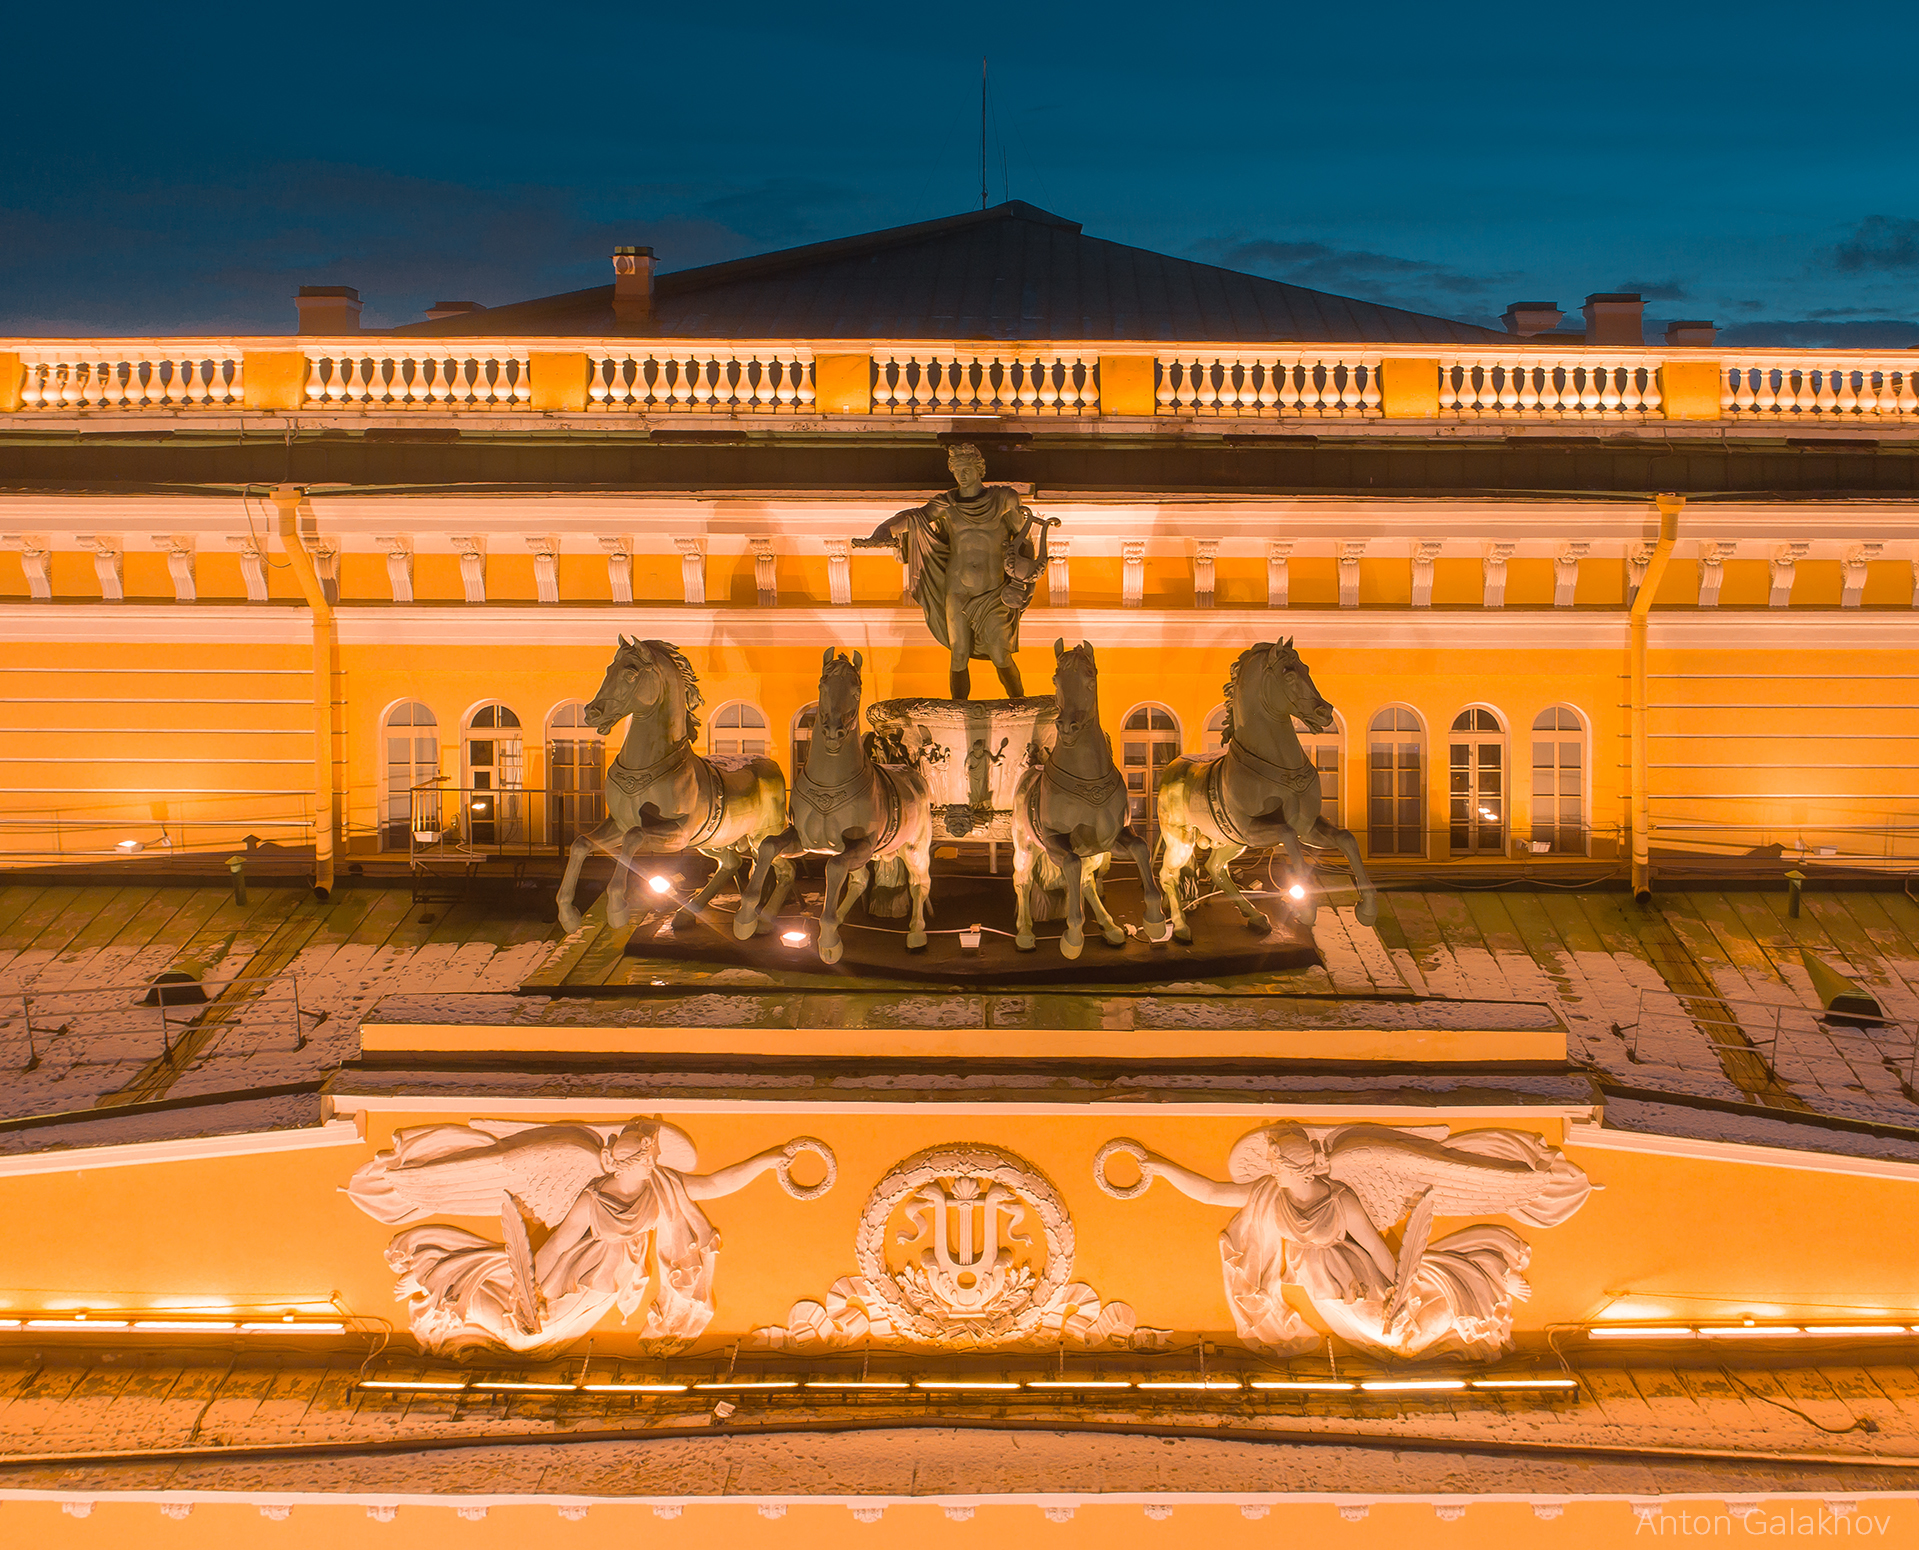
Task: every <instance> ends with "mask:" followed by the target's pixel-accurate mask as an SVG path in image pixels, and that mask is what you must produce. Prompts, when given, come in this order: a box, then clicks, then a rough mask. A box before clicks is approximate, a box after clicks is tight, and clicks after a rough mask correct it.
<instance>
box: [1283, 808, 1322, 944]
mask: <svg viewBox="0 0 1919 1550" xmlns="http://www.w3.org/2000/svg"><path fill="white" fill-rule="evenodd" d="M1281 843H1283V844H1284V845H1285V847H1286V854H1287V855H1288V856H1289V857H1290V858H1291V859H1292V863H1293V869H1292V879H1293V880H1292V883H1291V885H1290V886H1289V887H1288V888H1287V890H1286V904H1287V908H1288V909H1290V910H1291V912H1292V916H1293V919H1295V920H1297V921H1298V922H1299V923H1300V924H1301V925H1302V926H1310V925H1311V924H1312V923H1313V922H1314V921H1315V920H1317V919H1318V918H1319V900H1317V899H1316V898H1314V897H1313V892H1314V887H1315V883H1314V879H1313V871H1312V867H1311V865H1310V864H1309V863H1308V862H1307V860H1306V847H1305V845H1303V844H1302V843H1301V842H1300V838H1299V835H1298V834H1297V833H1296V832H1295V831H1294V830H1293V829H1291V828H1288V829H1287V830H1286V832H1285V834H1284V835H1283V836H1282V837H1281ZM1294 888H1297V889H1299V890H1300V892H1301V893H1302V894H1303V895H1304V897H1303V898H1301V899H1299V900H1297V901H1295V900H1294V899H1293V889H1294Z"/></svg>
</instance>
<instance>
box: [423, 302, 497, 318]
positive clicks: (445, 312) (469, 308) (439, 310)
mask: <svg viewBox="0 0 1919 1550" xmlns="http://www.w3.org/2000/svg"><path fill="white" fill-rule="evenodd" d="M484 311H486V307H485V305H484V304H483V303H481V302H477V301H436V302H434V304H433V305H432V306H430V307H428V308H427V309H426V316H427V321H428V322H429V323H437V322H439V321H440V320H441V319H442V318H463V317H465V316H466V315H467V314H468V313H469V312H484Z"/></svg>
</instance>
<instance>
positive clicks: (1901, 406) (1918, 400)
mask: <svg viewBox="0 0 1919 1550" xmlns="http://www.w3.org/2000/svg"><path fill="white" fill-rule="evenodd" d="M1893 375H1894V376H1896V377H1898V379H1899V398H1898V402H1897V403H1896V405H1895V406H1894V413H1896V414H1914V413H1919V393H1915V392H1914V391H1913V388H1912V373H1911V372H1910V371H1899V372H1895V373H1893ZM1889 380H1890V379H1889Z"/></svg>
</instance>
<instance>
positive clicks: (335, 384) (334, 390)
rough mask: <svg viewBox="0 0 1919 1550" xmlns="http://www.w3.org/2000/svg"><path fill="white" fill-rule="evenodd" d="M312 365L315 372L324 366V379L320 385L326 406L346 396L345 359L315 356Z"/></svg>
mask: <svg viewBox="0 0 1919 1550" xmlns="http://www.w3.org/2000/svg"><path fill="white" fill-rule="evenodd" d="M313 366H314V370H315V371H316V372H317V371H318V370H320V368H321V367H322V366H324V367H325V368H326V379H325V382H324V384H323V385H322V390H321V397H322V398H324V399H325V400H326V402H327V405H328V407H331V406H333V405H334V404H337V403H339V402H340V400H341V399H343V398H345V397H346V362H345V361H343V360H341V359H339V358H338V357H337V356H332V355H328V356H320V357H316V358H315V360H314V363H313Z"/></svg>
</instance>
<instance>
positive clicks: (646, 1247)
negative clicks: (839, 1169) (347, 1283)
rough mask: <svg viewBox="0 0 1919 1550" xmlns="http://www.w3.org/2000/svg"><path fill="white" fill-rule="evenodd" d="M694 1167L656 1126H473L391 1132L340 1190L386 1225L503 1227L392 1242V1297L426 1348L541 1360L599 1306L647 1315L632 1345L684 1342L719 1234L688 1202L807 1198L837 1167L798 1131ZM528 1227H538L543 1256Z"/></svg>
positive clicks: (669, 1133) (674, 1137) (681, 1136)
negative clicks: (537, 1355)
mask: <svg viewBox="0 0 1919 1550" xmlns="http://www.w3.org/2000/svg"><path fill="white" fill-rule="evenodd" d="M802 1152H812V1153H814V1154H815V1155H817V1156H818V1157H819V1158H820V1159H821V1160H822V1161H823V1162H824V1163H825V1165H826V1177H825V1178H824V1179H823V1180H822V1181H821V1182H820V1183H818V1184H815V1185H810V1186H802V1185H798V1184H795V1183H794V1182H793V1180H792V1178H791V1175H790V1169H791V1165H792V1162H793V1159H794V1158H795V1157H797V1156H799V1155H800V1154H801V1153H802ZM695 1164H696V1156H695V1152H694V1148H693V1142H692V1139H691V1138H690V1137H689V1136H688V1135H687V1134H686V1132H685V1131H683V1130H681V1129H680V1128H679V1127H678V1126H675V1125H668V1124H663V1123H661V1122H660V1121H658V1120H649V1119H635V1120H631V1121H629V1122H628V1123H626V1124H625V1125H624V1126H620V1127H618V1128H615V1127H611V1126H597V1125H585V1124H567V1125H521V1124H513V1123H510V1122H502V1121H495V1120H474V1121H472V1122H470V1123H469V1124H465V1125H423V1126H419V1127H416V1128H414V1129H409V1130H402V1131H398V1132H396V1133H395V1135H394V1138H393V1147H392V1149H391V1150H390V1151H384V1152H381V1153H379V1154H378V1155H377V1156H376V1157H375V1158H374V1159H373V1160H372V1161H371V1162H369V1163H367V1164H366V1165H365V1166H363V1167H362V1168H360V1169H359V1171H358V1172H356V1173H355V1174H354V1175H353V1178H352V1180H351V1182H350V1183H349V1184H348V1185H347V1188H346V1193H347V1194H348V1196H349V1197H350V1198H351V1199H352V1201H353V1203H354V1204H355V1205H357V1206H359V1208H360V1209H361V1210H362V1211H365V1212H366V1213H367V1214H368V1215H369V1216H371V1217H373V1218H374V1219H375V1220H377V1221H381V1222H387V1223H391V1224H393V1225H396V1226H397V1225H399V1224H401V1223H407V1222H420V1221H421V1219H422V1218H425V1217H438V1216H463V1217H484V1218H487V1219H489V1220H493V1221H497V1222H499V1224H500V1237H499V1240H498V1241H495V1240H494V1239H493V1238H490V1237H485V1236H482V1235H480V1234H479V1233H475V1232H471V1231H469V1230H467V1229H466V1228H464V1227H455V1226H451V1225H449V1224H446V1223H442V1222H430V1223H426V1224H424V1225H421V1226H414V1227H408V1228H407V1229H406V1230H405V1231H404V1232H401V1233H398V1234H396V1235H395V1237H394V1238H393V1240H392V1242H391V1243H389V1244H388V1245H387V1251H386V1258H387V1263H388V1264H389V1265H391V1266H392V1267H393V1269H394V1270H395V1271H396V1272H397V1273H398V1275H399V1277H400V1280H399V1285H398V1287H397V1288H396V1295H398V1296H400V1297H403V1298H406V1299H408V1300H409V1302H410V1304H411V1309H410V1311H411V1317H412V1325H413V1332H414V1334H415V1335H417V1336H418V1337H419V1339H420V1341H421V1343H422V1344H423V1345H425V1346H426V1347H427V1348H428V1349H429V1350H436V1351H438V1350H447V1351H459V1350H462V1349H465V1348H468V1347H473V1346H486V1345H498V1346H505V1347H506V1348H508V1349H509V1350H513V1351H522V1352H540V1351H547V1350H551V1349H553V1348H554V1347H557V1346H560V1345H563V1344H565V1343H566V1342H567V1341H569V1340H572V1339H574V1338H576V1337H577V1336H580V1335H583V1334H585V1333H586V1332H587V1331H588V1330H590V1329H592V1328H593V1327H594V1325H596V1324H597V1323H598V1322H599V1321H600V1319H601V1318H602V1317H603V1316H604V1315H605V1313H606V1312H607V1310H608V1309H609V1308H618V1309H619V1311H620V1316H621V1317H622V1318H623V1319H624V1318H630V1317H631V1316H632V1315H633V1313H634V1312H635V1311H636V1310H638V1309H640V1308H641V1306H642V1305H644V1307H645V1313H644V1316H643V1318H642V1321H641V1333H642V1335H643V1336H644V1337H645V1338H646V1339H648V1340H653V1341H660V1342H665V1343H668V1344H671V1345H673V1346H679V1345H683V1344H685V1343H686V1342H688V1341H691V1340H692V1339H694V1338H695V1337H697V1336H698V1335H699V1333H700V1332H701V1331H702V1330H703V1329H705V1328H706V1325H707V1323H708V1321H709V1320H711V1318H712V1317H713V1265H714V1259H715V1257H716V1256H717V1255H718V1253H719V1249H720V1238H719V1234H718V1233H717V1232H716V1231H715V1230H714V1228H713V1224H712V1223H711V1222H710V1221H709V1220H707V1217H706V1213H705V1212H703V1211H702V1210H701V1209H700V1207H699V1204H698V1202H700V1201H702V1200H713V1199H717V1198H718V1197H720V1196H722V1195H730V1194H732V1193H734V1191H736V1190H738V1189H741V1188H743V1187H744V1186H745V1185H747V1184H748V1183H750V1182H751V1181H752V1180H753V1179H755V1178H757V1177H758V1176H759V1175H760V1174H762V1173H765V1172H767V1171H768V1170H772V1171H774V1172H775V1173H777V1174H778V1176H779V1180H780V1183H781V1185H782V1187H783V1188H785V1190H786V1192H787V1193H788V1194H790V1195H792V1196H794V1197H795V1198H796V1199H801V1200H810V1199H815V1198H817V1197H818V1196H820V1195H823V1194H825V1193H826V1191H827V1190H828V1189H830V1188H831V1187H832V1184H833V1179H834V1175H835V1171H836V1163H835V1160H834V1157H833V1152H832V1149H831V1148H830V1147H828V1146H827V1145H826V1144H825V1143H824V1142H822V1141H816V1140H813V1139H812V1138H811V1137H804V1136H803V1137H800V1138H798V1139H795V1140H792V1141H789V1142H787V1143H786V1144H785V1145H784V1146H781V1147H775V1148H773V1149H771V1150H769V1151H764V1152H759V1153H756V1154H755V1155H753V1156H751V1157H748V1158H747V1159H745V1161H743V1162H737V1163H734V1164H733V1165H732V1166H731V1167H727V1168H720V1169H717V1170H715V1171H714V1172H712V1173H695V1172H694V1171H693V1169H694V1167H695ZM529 1223H532V1224H537V1228H538V1229H540V1233H539V1241H538V1245H537V1247H536V1246H535V1235H534V1232H532V1231H530V1230H529ZM649 1289H650V1290H651V1293H652V1296H651V1298H650V1299H649V1298H648V1296H647V1293H648V1291H649Z"/></svg>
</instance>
